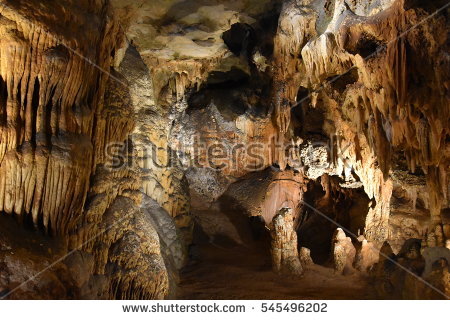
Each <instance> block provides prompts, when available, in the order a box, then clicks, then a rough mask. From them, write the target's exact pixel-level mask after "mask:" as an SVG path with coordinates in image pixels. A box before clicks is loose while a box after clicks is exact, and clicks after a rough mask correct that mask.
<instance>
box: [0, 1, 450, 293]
mask: <svg viewBox="0 0 450 320" xmlns="http://www.w3.org/2000/svg"><path fill="white" fill-rule="evenodd" d="M449 8H450V7H449V6H448V4H447V3H446V1H443V0H442V1H441V0H437V1H421V0H417V1H415V0H368V1H362V0H361V1H360V0H241V1H235V0H138V1H130V0H95V1H94V0H83V1H79V0H61V1H37V0H27V1H24V0H20V1H19V0H0V297H4V298H9V299H20V298H33V299H39V298H68V299H74V298H83V299H165V298H176V297H177V296H178V295H179V290H180V288H181V287H182V286H183V279H181V281H180V277H181V278H182V277H183V272H182V270H185V269H183V268H184V267H186V266H188V267H189V268H195V266H196V265H195V263H194V262H195V261H196V259H197V258H196V257H197V253H196V250H197V249H198V248H200V249H201V248H203V247H202V246H212V247H214V248H219V249H223V248H225V249H226V250H230V251H231V252H233V250H238V249H236V248H245V249H246V250H247V249H248V250H250V248H252V250H253V249H254V250H261V251H263V252H264V255H265V256H267V257H268V259H269V260H271V261H272V265H271V269H274V270H275V271H276V272H277V273H280V275H279V276H280V277H283V274H286V273H288V274H294V275H301V274H303V278H302V279H305V278H308V266H309V267H310V268H317V267H319V266H318V265H322V266H324V267H326V268H329V269H330V270H332V269H333V268H334V269H335V270H336V273H335V274H334V275H332V276H331V277H336V279H340V278H339V277H343V276H342V274H344V276H348V277H351V276H355V275H359V274H363V275H364V276H365V277H366V276H367V277H371V279H373V281H375V283H376V285H375V288H376V291H377V293H378V294H379V296H380V297H381V298H446V297H447V298H448V295H449V263H450V260H449V252H450V250H449V249H450V248H449V246H450V245H449V243H450V203H449V196H450V187H449V183H448V181H449V173H450V170H449V166H450V144H449V141H450V139H449V138H450V130H449V128H450V124H449V119H450V117H449V116H450V108H449V106H450V103H449V98H450V92H449V90H450V73H449V70H450V60H449V56H448V52H449V49H450V48H449V41H448V40H449V39H448V34H449V32H448V31H449V23H448V16H449V14H450V11H449V10H450V9H449ZM287 208H289V209H287ZM336 230H337V231H336ZM202 241H203V242H202ZM255 248H256V249H255ZM203 259H206V258H204V257H203ZM198 260H201V259H198ZM265 267H267V266H263V268H265ZM315 270H316V269H315ZM255 272H256V271H255ZM299 278H300V277H299ZM280 279H281V278H280ZM422 280H424V281H422ZM302 281H303V280H302ZM426 283H431V284H432V286H427V285H426ZM433 288H437V290H435V289H433ZM368 290H370V289H368Z"/></svg>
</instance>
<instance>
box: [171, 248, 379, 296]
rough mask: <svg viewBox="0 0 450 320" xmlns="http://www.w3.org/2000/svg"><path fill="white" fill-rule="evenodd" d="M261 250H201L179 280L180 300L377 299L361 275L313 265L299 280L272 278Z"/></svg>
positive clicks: (269, 266)
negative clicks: (336, 272) (342, 272)
mask: <svg viewBox="0 0 450 320" xmlns="http://www.w3.org/2000/svg"><path fill="white" fill-rule="evenodd" d="M266 251H267V250H265V249H264V248H263V246H261V245H252V246H250V247H243V246H235V247H219V246H215V245H213V244H202V245H201V246H199V247H198V248H197V257H196V259H195V260H194V261H192V262H191V263H190V264H189V265H188V266H187V267H186V268H185V269H184V270H183V271H182V272H181V275H180V278H181V279H180V288H179V291H178V296H177V298H178V299H182V300H212V299H214V300H238V299H242V300H260V299H268V300H294V299H295V300H308V299H324V300H337V299H354V300H356V299H359V300H361V299H363V300H364V299H376V296H375V294H374V292H373V289H372V286H371V285H370V283H369V280H368V279H367V278H365V277H363V276H362V275H360V274H352V275H345V276H342V275H335V274H334V271H333V270H332V269H331V268H326V267H323V266H319V265H314V266H312V267H310V268H309V270H307V271H306V272H305V274H304V275H303V277H300V278H297V279H296V278H294V277H292V276H280V275H277V274H275V273H273V272H272V270H271V263H270V255H269V253H268V252H266Z"/></svg>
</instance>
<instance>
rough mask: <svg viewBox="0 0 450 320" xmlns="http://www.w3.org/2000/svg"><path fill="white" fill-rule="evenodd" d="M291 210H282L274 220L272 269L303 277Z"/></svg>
mask: <svg viewBox="0 0 450 320" xmlns="http://www.w3.org/2000/svg"><path fill="white" fill-rule="evenodd" d="M293 220H294V217H293V215H292V209H291V208H282V209H281V210H280V211H279V212H278V213H277V215H276V216H275V217H273V220H272V230H271V235H272V244H271V253H272V267H273V270H274V271H275V272H277V273H283V274H292V275H302V274H303V267H302V265H301V263H300V259H299V256H298V249H297V234H296V233H295V231H294V221H293Z"/></svg>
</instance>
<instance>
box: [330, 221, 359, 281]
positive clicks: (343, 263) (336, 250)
mask: <svg viewBox="0 0 450 320" xmlns="http://www.w3.org/2000/svg"><path fill="white" fill-rule="evenodd" d="M355 256H356V249H355V247H354V246H353V243H352V239H351V238H350V237H347V236H346V235H345V232H344V231H343V230H342V229H341V228H337V229H336V231H335V233H334V236H333V258H334V270H335V271H336V273H338V274H343V273H344V271H346V272H349V271H351V270H353V262H354V261H355Z"/></svg>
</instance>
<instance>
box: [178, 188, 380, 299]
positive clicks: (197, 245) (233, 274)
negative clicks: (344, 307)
mask: <svg viewBox="0 0 450 320" xmlns="http://www.w3.org/2000/svg"><path fill="white" fill-rule="evenodd" d="M335 183H338V180H336V181H333V182H330V184H335ZM335 188H336V190H334V191H333V192H334V193H333V196H336V197H337V198H336V199H332V200H330V201H328V200H327V201H325V200H324V199H325V192H324V191H323V189H322V185H321V184H320V181H319V182H317V183H311V184H310V185H309V186H308V191H307V192H306V196H305V201H308V202H310V203H313V204H315V205H318V206H319V208H320V209H321V210H324V212H325V213H326V214H327V215H328V216H329V217H330V218H332V219H335V220H337V221H339V223H340V224H342V225H343V226H345V227H346V228H349V229H351V230H356V231H355V233H356V232H357V230H358V229H360V228H362V227H363V226H364V219H365V215H366V214H367V210H368V202H369V201H368V199H367V196H366V195H365V194H364V192H363V191H362V190H354V191H352V192H348V195H347V196H346V195H344V193H345V192H346V191H342V190H340V189H339V187H338V185H337V186H335ZM332 203H335V204H334V205H333V204H332ZM195 206H196V204H195V203H194V204H193V215H194V216H195V217H196V223H195V227H194V238H193V244H192V246H191V248H190V257H189V263H188V265H187V267H185V268H184V269H183V270H182V271H181V274H180V290H179V293H178V297H179V298H180V299H298V298H300V299H317V298H319V297H321V298H322V299H347V298H351V299H370V298H375V294H374V292H373V291H372V290H370V289H369V288H370V284H369V279H368V278H367V276H366V275H363V274H360V273H354V274H350V275H346V276H342V275H338V274H336V273H335V272H334V270H333V268H332V264H331V262H332V253H331V251H332V250H331V243H332V236H333V233H334V232H335V230H336V225H334V224H332V223H330V222H328V221H326V220H325V219H324V218H322V217H320V216H317V215H315V214H313V213H311V212H309V210H307V209H305V208H304V209H303V211H302V214H301V221H300V225H299V227H298V230H297V232H298V235H299V243H298V245H299V248H300V247H301V246H304V247H308V248H310V249H311V256H312V258H313V260H314V262H315V263H316V264H314V265H312V266H311V267H309V268H308V269H307V270H306V271H305V274H304V275H303V276H302V277H292V276H288V275H279V274H276V273H274V272H273V270H272V261H271V235H270V233H269V230H268V228H267V227H266V225H265V223H264V221H263V219H262V217H250V218H248V217H246V215H245V214H243V213H245V208H243V207H239V206H236V205H235V201H234V202H233V199H231V198H227V197H226V196H222V197H221V198H219V200H218V201H217V203H213V204H212V205H211V207H210V208H209V209H207V210H199V209H196V208H195Z"/></svg>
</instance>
